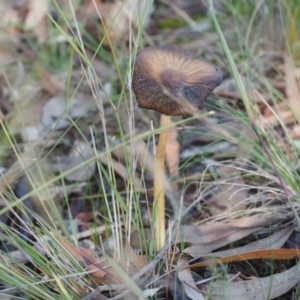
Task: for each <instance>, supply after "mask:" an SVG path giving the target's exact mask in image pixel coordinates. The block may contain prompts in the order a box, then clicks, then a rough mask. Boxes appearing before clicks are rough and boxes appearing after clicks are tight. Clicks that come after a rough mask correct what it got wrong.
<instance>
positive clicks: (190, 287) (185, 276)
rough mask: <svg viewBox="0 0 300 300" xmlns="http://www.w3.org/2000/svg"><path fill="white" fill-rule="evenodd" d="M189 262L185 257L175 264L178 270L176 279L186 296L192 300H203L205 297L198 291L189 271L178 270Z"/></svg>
mask: <svg viewBox="0 0 300 300" xmlns="http://www.w3.org/2000/svg"><path fill="white" fill-rule="evenodd" d="M188 262H189V259H188V258H187V257H181V258H180V259H179V261H178V263H177V266H178V268H179V271H178V279H179V280H180V281H181V282H182V285H183V288H184V290H185V292H186V294H187V296H188V297H189V298H190V299H192V300H202V299H203V300H204V299H205V297H204V296H203V295H202V294H201V292H200V291H199V290H198V288H197V286H196V283H195V280H194V278H193V276H192V273H191V270H190V269H186V268H185V269H180V267H181V266H182V265H186V264H187V263H188Z"/></svg>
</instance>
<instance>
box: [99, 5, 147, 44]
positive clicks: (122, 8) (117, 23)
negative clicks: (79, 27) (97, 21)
mask: <svg viewBox="0 0 300 300" xmlns="http://www.w3.org/2000/svg"><path fill="white" fill-rule="evenodd" d="M99 11H100V13H101V14H102V17H103V18H104V21H105V23H106V25H107V28H110V30H109V33H110V36H111V38H113V39H114V40H117V39H120V38H121V39H124V38H125V39H127V37H129V28H130V26H136V25H137V22H138V21H137V20H139V21H140V22H141V24H143V25H146V24H147V20H148V18H149V15H150V13H151V6H149V5H148V3H147V1H145V0H140V1H138V2H137V1H135V0H128V1H125V2H124V1H121V0H115V1H114V2H113V3H109V2H107V3H100V5H99ZM138 15H139V18H138V17H137V16H138ZM141 18H143V19H144V20H141Z"/></svg>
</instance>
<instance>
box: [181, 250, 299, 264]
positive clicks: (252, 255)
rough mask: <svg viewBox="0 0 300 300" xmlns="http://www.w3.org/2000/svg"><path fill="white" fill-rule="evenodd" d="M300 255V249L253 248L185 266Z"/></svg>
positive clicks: (287, 257) (276, 258)
mask: <svg viewBox="0 0 300 300" xmlns="http://www.w3.org/2000/svg"><path fill="white" fill-rule="evenodd" d="M298 256H300V250H299V249H267V250H266V249H261V250H253V251H250V252H245V253H239V254H235V255H229V256H225V257H220V258H213V259H209V260H204V261H201V262H198V263H194V264H191V265H188V266H186V267H185V268H201V267H205V266H211V265H216V264H228V263H231V262H237V261H248V260H253V259H269V260H284V259H294V258H295V257H298Z"/></svg>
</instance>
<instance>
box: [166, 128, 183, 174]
mask: <svg viewBox="0 0 300 300" xmlns="http://www.w3.org/2000/svg"><path fill="white" fill-rule="evenodd" d="M177 136H178V133H177V128H176V127H172V128H170V129H169V130H168V137H167V143H166V165H167V167H168V169H169V173H170V175H175V176H177V175H178V174H179V150H180V145H179V142H178V140H177Z"/></svg>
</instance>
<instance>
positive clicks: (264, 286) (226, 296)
mask: <svg viewBox="0 0 300 300" xmlns="http://www.w3.org/2000/svg"><path fill="white" fill-rule="evenodd" d="M299 281H300V272H299V266H298V265H296V266H294V267H293V268H291V269H289V270H287V271H285V272H282V273H279V274H274V275H271V276H269V277H264V278H254V279H251V280H245V281H238V282H232V281H228V282H224V281H218V282H216V283H215V284H214V286H213V287H211V286H210V289H211V288H212V289H213V291H212V292H211V293H210V295H209V299H212V300H233V299H239V300H250V299H255V300H269V299H274V298H276V297H279V296H281V295H283V294H285V293H286V292H288V291H289V290H290V289H291V288H293V287H294V286H295V285H296V284H298V283H299Z"/></svg>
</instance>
